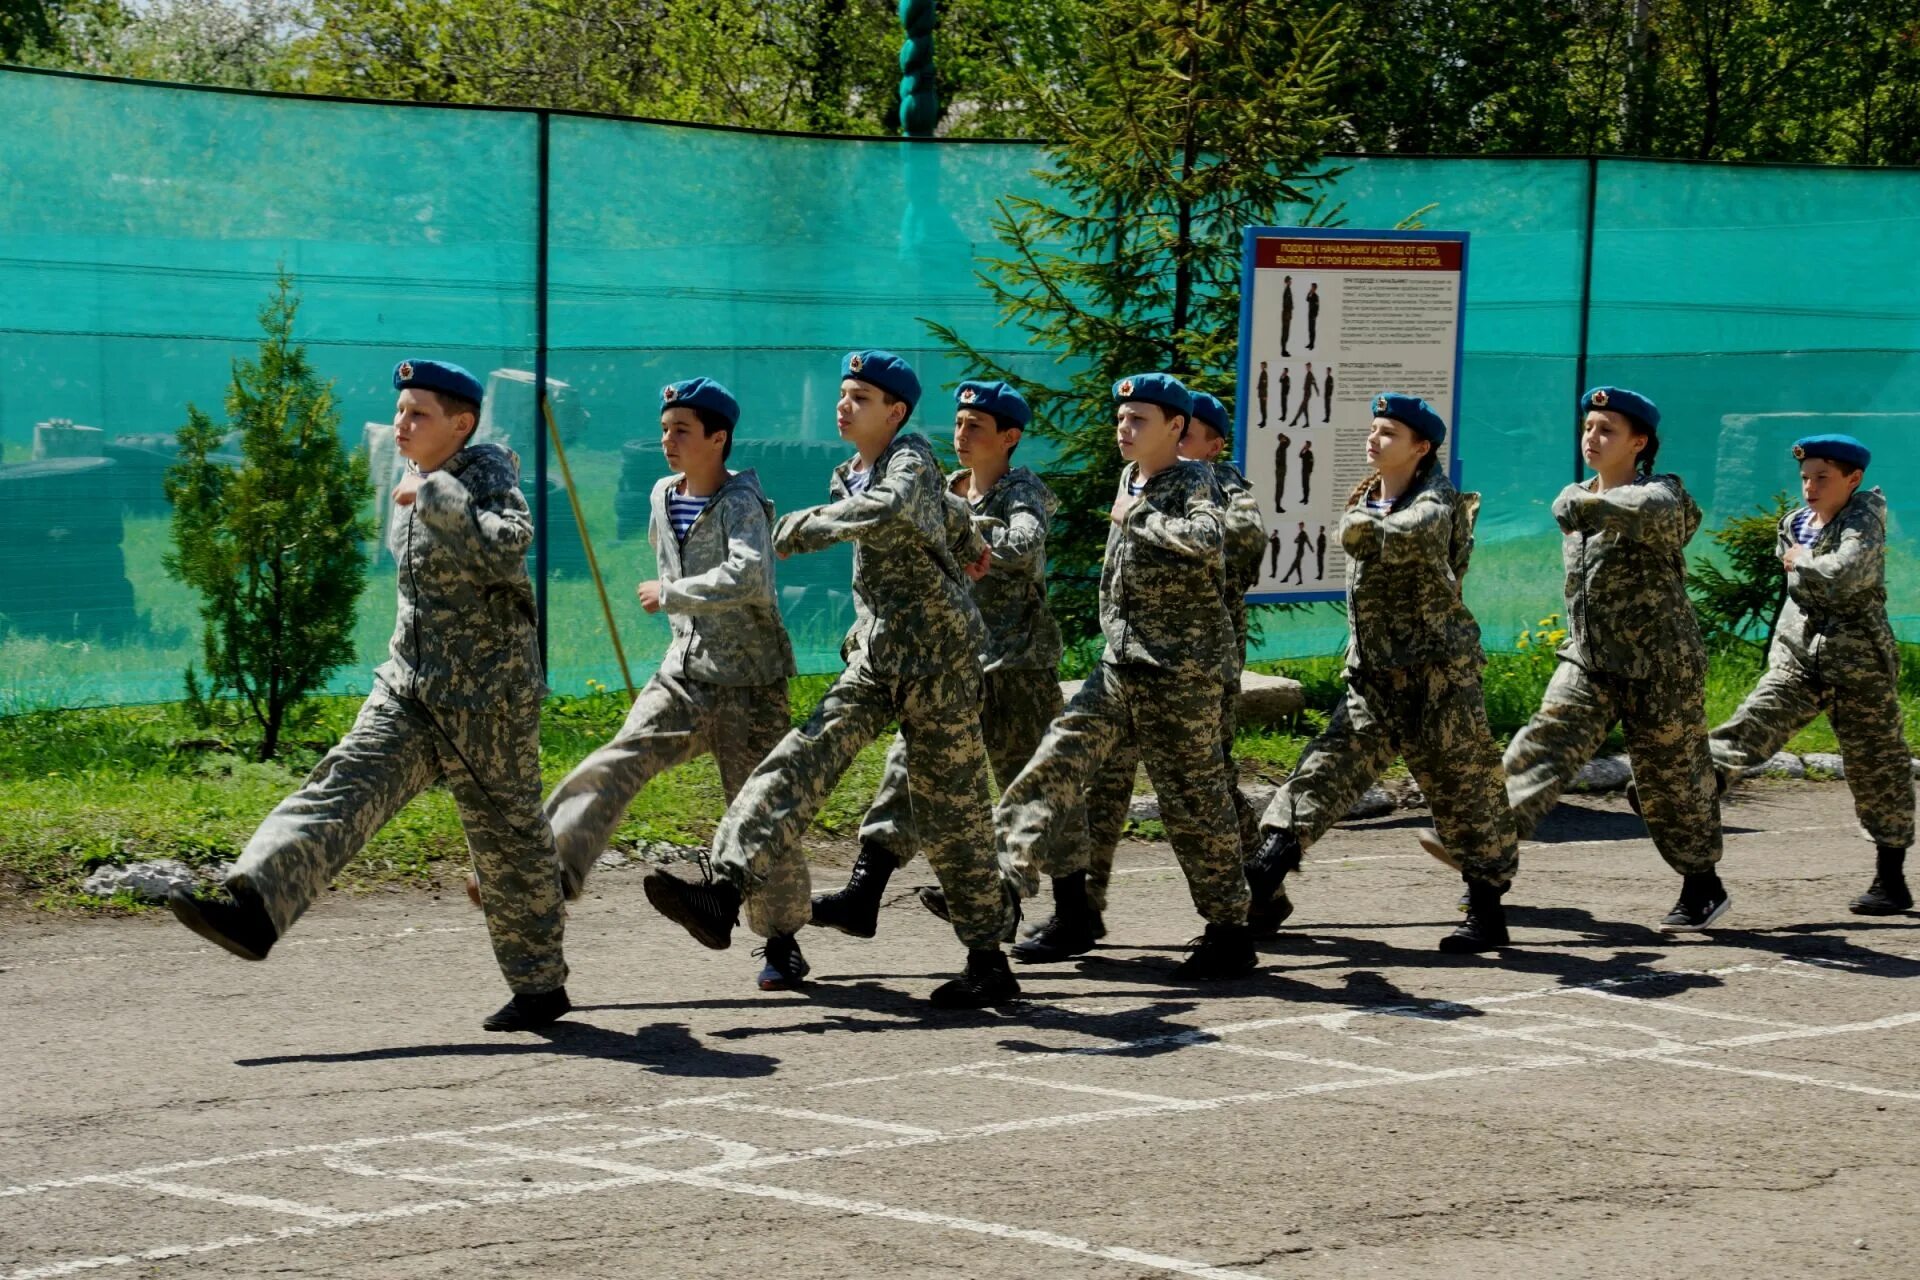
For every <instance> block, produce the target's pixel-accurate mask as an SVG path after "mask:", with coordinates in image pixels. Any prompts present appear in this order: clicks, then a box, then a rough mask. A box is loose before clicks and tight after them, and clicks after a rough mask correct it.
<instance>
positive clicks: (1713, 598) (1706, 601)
mask: <svg viewBox="0 0 1920 1280" xmlns="http://www.w3.org/2000/svg"><path fill="white" fill-rule="evenodd" d="M1792 506H1793V504H1792V503H1791V502H1789V501H1788V500H1787V495H1786V494H1785V493H1776V494H1774V495H1773V500H1772V502H1771V503H1768V504H1762V505H1760V506H1758V507H1756V508H1754V510H1753V511H1752V512H1751V513H1749V514H1747V515H1744V516H1731V517H1729V518H1728V519H1727V522H1726V523H1725V524H1723V525H1721V526H1720V527H1719V528H1718V529H1715V530H1714V531H1713V534H1712V537H1713V545H1714V546H1716V547H1718V548H1720V552H1721V554H1722V555H1724V556H1725V557H1726V560H1727V566H1726V568H1724V569H1722V568H1721V567H1720V565H1719V564H1718V563H1716V562H1715V561H1713V560H1709V559H1707V558H1706V557H1704V556H1702V557H1697V558H1696V559H1695V560H1694V562H1693V572H1692V573H1691V574H1690V575H1689V580H1688V583H1687V590H1688V592H1689V593H1690V594H1691V595H1692V596H1693V605H1694V609H1695V610H1696V611H1697V612H1698V613H1699V615H1700V625H1701V630H1703V631H1704V632H1705V633H1706V641H1707V644H1708V646H1709V647H1711V648H1713V649H1715V650H1717V651H1720V652H1732V653H1746V654H1748V655H1751V656H1754V657H1758V658H1760V659H1762V660H1764V659H1765V658H1766V656H1767V646H1768V645H1769V644H1770V643H1771V642H1772V640H1773V624H1774V622H1775V621H1776V620H1777V619H1778V618H1779V617H1780V607H1781V606H1782V605H1784V604H1785V603H1786V602H1787V574H1786V570H1785V569H1784V568H1783V567H1782V566H1781V564H1780V556H1779V554H1778V552H1777V550H1776V548H1777V546H1778V542H1779V533H1780V521H1781V519H1782V518H1783V517H1784V516H1785V515H1786V514H1787V512H1788V511H1790V510H1791V509H1792Z"/></svg>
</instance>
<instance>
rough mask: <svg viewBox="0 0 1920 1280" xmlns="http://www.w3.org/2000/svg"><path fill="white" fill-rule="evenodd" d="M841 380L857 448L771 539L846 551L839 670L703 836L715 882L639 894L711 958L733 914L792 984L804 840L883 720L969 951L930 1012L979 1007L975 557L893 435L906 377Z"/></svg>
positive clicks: (992, 987)
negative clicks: (957, 540)
mask: <svg viewBox="0 0 1920 1280" xmlns="http://www.w3.org/2000/svg"><path fill="white" fill-rule="evenodd" d="M840 372H841V379H840V401H839V403H838V405H837V406H836V408H835V421H836V424H837V425H838V427H839V431H840V434H841V436H842V437H843V438H844V439H845V440H846V441H847V442H848V443H849V444H851V445H852V446H853V447H854V449H855V455H854V457H853V458H851V459H849V460H848V461H846V462H843V463H841V464H840V465H839V466H838V467H836V468H835V469H834V472H833V480H832V489H831V492H832V495H833V501H831V502H829V503H827V504H826V505H825V506H820V507H812V508H809V509H807V510H805V511H796V512H792V513H791V514H788V515H786V516H783V517H781V518H780V520H779V522H778V523H777V524H776V525H775V526H774V533H773V546H774V550H775V552H777V553H778V554H780V555H782V556H787V555H794V554H797V553H802V552H808V551H819V550H823V549H825V548H827V547H830V546H833V545H835V544H837V543H841V542H852V543H854V558H853V594H854V612H855V617H854V624H853V629H852V630H851V631H849V632H848V633H847V639H846V643H845V645H844V646H843V648H842V652H843V653H844V654H845V656H846V660H847V666H846V670H845V671H843V672H842V673H841V674H840V678H839V679H838V680H837V681H835V682H834V685H833V688H831V689H829V690H828V691H827V695H826V697H824V698H823V699H822V700H821V702H820V705H819V706H818V707H816V708H815V709H814V712H813V715H812V717H811V718H810V719H809V720H808V721H807V723H806V724H805V725H803V726H802V727H800V728H798V729H795V730H793V731H792V732H790V733H789V734H787V736H786V737H785V738H784V739H782V740H781V742H780V745H779V746H777V747H775V748H774V750H773V753H772V754H771V755H769V756H768V757H767V759H766V760H765V761H764V762H763V763H762V764H761V765H760V767H759V768H757V769H755V770H754V772H753V775H752V776H751V777H749V778H748V779H747V781H746V784H745V785H744V786H743V787H742V788H741V789H740V794H739V795H738V796H736V797H735V798H734V801H733V803H732V804H731V805H729V806H728V808H727V814H726V817H725V818H723V819H721V822H720V828H719V830H718V831H716V832H715V833H714V840H713V870H714V872H716V873H717V878H716V879H714V880H713V881H711V882H710V883H707V884H691V883H688V882H687V881H684V880H680V879H677V878H675V877H673V876H670V875H668V874H667V873H666V872H664V871H655V872H653V873H652V874H650V875H649V876H648V877H647V879H646V882H645V888H646V891H647V897H648V900H649V901H651V902H652V903H653V905H654V906H655V908H657V909H658V910H659V911H660V912H661V914H663V915H665V916H667V917H668V918H669V919H671V920H673V921H675V922H676V923H678V924H680V925H681V926H682V927H684V928H685V929H686V930H687V932H689V933H691V934H692V935H693V936H694V938H696V939H697V940H698V941H700V942H701V943H702V944H704V945H706V946H708V947H712V948H714V949H716V950H719V949H724V948H725V947H727V946H728V945H729V944H730V943H731V941H732V934H733V927H734V925H735V923H736V922H737V921H738V918H739V910H740V907H741V905H742V904H743V903H744V904H745V906H746V908H747V921H748V924H749V926H750V927H751V928H752V929H753V931H754V932H755V933H758V934H760V935H761V936H762V937H765V938H766V939H767V948H766V953H767V961H768V964H769V965H771V966H776V967H780V968H782V969H783V970H784V971H785V972H787V973H789V974H791V975H796V976H797V975H800V974H804V973H805V972H806V968H805V962H804V961H802V960H801V959H800V958H799V947H798V945H797V944H796V943H795V942H794V940H793V934H794V933H795V932H796V931H797V930H798V929H799V928H800V926H802V925H804V924H806V923H807V922H808V919H809V917H810V915H811V912H812V904H811V901H810V899H809V895H808V889H809V881H808V875H807V862H806V855H805V853H804V852H803V851H802V849H801V844H800V842H801V837H802V836H804V835H805V833H806V830H807V826H808V824H809V823H810V822H811V821H812V819H813V815H814V813H815V812H816V811H817V810H818V809H819V807H820V804H821V802H822V801H824V800H825V799H826V797H827V795H828V793H829V792H831V791H832V789H833V786H834V784H835V783H836V782H838V781H839V779H840V776H841V775H842V774H843V773H845V772H846V770H847V767H848V766H849V765H850V764H852V763H853V759H854V756H855V755H856V754H858V752H859V751H860V749H861V748H862V747H864V746H865V745H866V744H867V743H869V742H872V741H873V740H874V739H875V738H876V737H878V736H879V735H880V733H881V731H882V730H884V729H885V728H886V727H887V725H888V724H889V723H891V722H893V721H895V720H897V721H899V724H900V732H901V735H902V736H903V737H904V738H905V739H906V749H907V771H908V774H909V779H910V783H909V785H910V787H911V802H912V805H913V813H914V822H915V827H916V829H917V833H918V836H919V839H920V841H921V845H922V848H923V849H924V850H925V852H926V855H927V860H928V861H929V862H931V863H932V864H933V869H934V872H935V874H936V875H938V876H939V878H940V883H941V886H942V887H943V888H944V889H945V891H946V896H947V902H948V905H949V907H950V909H951V911H952V918H953V928H954V932H955V933H956V934H958V935H959V938H960V941H961V942H962V943H963V944H964V945H965V946H966V948H967V962H966V971H965V973H964V974H963V975H962V976H961V977H959V978H956V979H955V980H953V981H951V982H947V983H944V984H942V985H941V986H940V987H938V988H936V989H935V991H934V993H933V1003H934V1004H935V1005H936V1006H939V1007H943V1008H980V1007H984V1006H986V1005H990V1004H996V1003H1000V1002H1002V1001H1004V1000H1007V999H1010V998H1012V997H1013V996H1015V995H1017V994H1019V987H1018V985H1017V984H1016V983H1015V982H1014V980H1013V974H1012V972H1011V970H1009V969H1008V967H1007V961H1006V957H1005V956H1004V955H1002V954H1001V951H1000V942H1001V939H1002V938H1003V937H1004V935H1006V934H1007V933H1008V931H1009V930H1010V928H1011V926H1012V920H1013V912H1014V898H1013V895H1012V894H1011V893H1009V892H1008V886H1007V884H1006V881H1005V879H1004V878H1003V877H1002V875H1001V873H1000V869H999V865H998V863H997V862H996V860H995V857H994V850H993V839H992V834H991V831H990V829H989V827H988V820H987V803H988V802H987V758H986V748H985V746H984V745H983V743H982V741H981V737H980V719H979V708H980V678H981V677H980V651H981V641H982V638H983V633H982V629H981V625H980V614H979V611H978V610H977V609H976V608H975V607H974V603H973V595H972V592H971V591H970V589H969V576H970V575H969V566H971V568H972V569H973V570H974V571H977V572H984V571H985V567H986V563H985V562H986V560H987V557H988V556H989V554H990V553H989V550H988V548H987V545H986V543H985V542H984V541H982V540H981V539H980V538H979V537H978V536H977V535H974V534H972V533H971V531H963V533H964V534H965V537H966V539H967V541H966V544H965V545H966V547H967V552H966V553H963V554H962V555H961V556H956V555H955V553H954V551H953V540H954V526H953V523H952V520H953V513H952V511H951V500H950V499H949V497H948V494H947V489H946V484H945V482H944V481H943V479H942V477H941V474H940V467H939V463H938V462H937V461H936V460H935V458H934V455H933V447H932V446H931V445H930V444H928V443H927V440H926V437H924V436H922V435H919V434H917V433H915V432H909V431H905V430H903V427H904V426H905V424H906V421H907V417H908V415H910V414H911V413H912V412H913V408H914V405H915V404H916V403H917V402H918V401H919V399H920V380H919V378H918V377H916V376H915V375H914V372H913V369H912V368H911V367H910V366H909V365H908V364H907V362H906V361H905V360H902V359H901V358H900V357H899V356H897V355H894V354H893V353H891V352H888V351H855V352H851V353H849V354H848V355H847V357H846V358H845V359H844V360H843V361H842V363H841V366H840Z"/></svg>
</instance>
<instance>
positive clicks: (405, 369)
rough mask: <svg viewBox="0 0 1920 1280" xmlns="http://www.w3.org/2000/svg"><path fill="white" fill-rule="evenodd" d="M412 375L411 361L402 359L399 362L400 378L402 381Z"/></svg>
mask: <svg viewBox="0 0 1920 1280" xmlns="http://www.w3.org/2000/svg"><path fill="white" fill-rule="evenodd" d="M412 377H413V361H411V360H402V361H401V362H400V380H401V381H402V382H405V381H407V380H408V379H410V378H412Z"/></svg>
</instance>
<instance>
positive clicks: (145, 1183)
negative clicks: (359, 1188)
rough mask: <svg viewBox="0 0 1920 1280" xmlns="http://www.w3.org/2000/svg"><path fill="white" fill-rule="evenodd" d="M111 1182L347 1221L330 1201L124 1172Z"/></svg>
mask: <svg viewBox="0 0 1920 1280" xmlns="http://www.w3.org/2000/svg"><path fill="white" fill-rule="evenodd" d="M107 1182H108V1184H109V1185H112V1186H117V1187H137V1188H139V1189H140V1190H143V1191H158V1192H160V1193H161V1194H162V1195H169V1196H179V1197H180V1198H181V1199H183V1200H204V1201H206V1202H208V1203H210V1204H224V1205H230V1206H232V1207H233V1208H235V1209H260V1210H263V1211H265V1212H267V1213H284V1214H289V1215H291V1216H293V1217H296V1218H313V1219H316V1220H318V1221H321V1222H331V1223H334V1224H335V1225H345V1224H346V1222H347V1221H348V1218H347V1215H345V1214H343V1213H341V1212H340V1211H339V1210H338V1209H335V1208H332V1207H331V1206H327V1205H316V1204H301V1203H300V1202H299V1201H296V1200H281V1199H278V1198H277V1197H274V1196H256V1195H250V1194H248V1193H247V1192H244V1191H226V1190H222V1189H221V1188H219V1187H197V1186H193V1185H191V1184H188V1183H184V1182H163V1181H161V1180H160V1179H158V1178H136V1177H133V1176H132V1175H123V1176H121V1177H117V1178H109V1179H108V1180H107Z"/></svg>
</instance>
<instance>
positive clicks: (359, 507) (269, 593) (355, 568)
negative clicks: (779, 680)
mask: <svg viewBox="0 0 1920 1280" xmlns="http://www.w3.org/2000/svg"><path fill="white" fill-rule="evenodd" d="M299 309H300V301H299V298H298V297H297V296H296V295H295V294H294V292H293V281H292V279H291V278H290V277H289V276H288V275H287V274H286V273H285V271H284V270H283V271H282V272H281V275H280V279H279V282H278V284H277V286H276V287H275V290H274V293H273V295H272V297H271V298H270V299H269V300H268V302H267V305H266V306H265V308H263V309H262V310H261V312H260V327H261V328H262V329H263V330H264V331H265V334H266V336H265V338H264V339H262V341H261V343H260V349H259V354H258V356H257V358H256V359H254V360H250V361H249V360H236V361H234V365H233V381H232V383H231V385H230V386H229V387H228V390H227V398H226V412H227V424H226V425H224V426H222V425H219V424H216V423H215V422H214V421H213V420H212V419H211V418H210V417H208V416H207V415H206V414H205V413H203V412H201V411H200V410H199V409H198V408H196V407H195V406H193V405H191V404H189V405H188V406H187V425H186V427H185V428H183V429H182V430H181V432H180V437H179V438H180V453H179V459H178V461H177V462H176V463H175V464H174V466H173V468H172V469H171V470H170V471H169V472H168V473H167V480H166V493H167V499H168V501H169V502H171V503H172V504H173V551H172V553H171V554H169V555H168V556H167V557H166V560H165V564H166V568H167V572H168V573H170V574H172V575H173V576H174V577H176V578H178V579H179V580H180V581H182V582H184V583H186V584H187V585H188V586H190V587H192V588H194V589H195V590H196V591H198V592H199V593H200V596H201V606H200V617H201V619H202V621H203V622H204V623H205V624H206V630H205V634H204V637H203V645H204V653H205V662H206V669H207V675H208V677H209V679H210V682H211V683H210V688H209V689H208V691H207V694H206V700H203V698H202V696H201V689H200V686H199V681H198V679H197V677H196V676H195V674H194V670H193V667H192V666H191V665H189V666H188V668H187V695H188V698H189V700H190V701H193V702H195V703H197V704H200V705H203V706H204V705H207V700H210V699H214V698H219V697H222V696H225V695H229V694H231V695H233V696H235V697H237V698H238V699H239V700H240V701H241V702H242V703H243V704H244V705H245V707H246V710H247V712H248V714H250V715H251V717H252V719H253V721H254V722H255V724H257V725H258V726H259V729H260V732H261V740H260V747H259V756H260V759H262V760H266V759H270V758H271V757H272V756H273V755H274V754H275V752H277V751H278V750H279V745H280V734H281V730H282V728H283V727H284V726H285V724H286V723H287V718H288V715H289V713H290V712H291V711H293V710H294V709H295V708H296V707H298V705H299V704H300V702H301V701H302V699H304V698H305V697H306V696H307V695H308V694H310V693H312V692H314V691H315V690H316V689H319V688H320V687H321V686H322V685H323V684H325V682H326V679H327V677H328V675H330V674H331V673H332V672H333V671H334V670H335V669H336V668H338V667H340V666H342V665H344V664H345V663H347V662H350V661H352V659H353V656H354V651H353V626H354V606H355V604H356V602H357V601H358V600H359V597H360V590H361V588H362V587H363V586H364V585H365V584H366V577H367V554H366V550H365V548H364V547H363V545H362V544H363V543H364V542H365V540H366V539H368V538H370V537H372V536H373V524H372V521H371V520H369V519H368V518H367V517H366V516H365V515H364V514H363V512H364V510H365V504H366V501H367V498H368V494H369V485H368V479H367V457H366V454H365V453H364V452H360V451H356V452H355V453H353V454H351V455H349V454H348V452H347V450H346V448H345V447H344V446H343V445H342V444H341V441H340V415H339V411H338V410H337V408H336V407H335V405H334V401H333V389H332V385H331V384H330V383H326V382H322V381H321V380H320V378H319V376H318V375H317V374H315V373H314V371H313V367H312V366H311V365H310V364H308V362H307V353H306V348H305V347H303V346H300V345H298V344H296V343H295V342H294V339H293V324H294V317H295V315H296V314H297V313H298V312H299ZM230 433H238V436H239V442H238V443H239V452H240V456H241V459H242V461H241V463H240V465H239V466H238V467H230V466H225V465H222V464H221V463H220V462H218V461H215V460H214V459H213V458H212V457H211V456H210V455H212V454H214V453H215V452H217V451H221V450H222V444H223V441H224V440H225V439H226V438H227V436H228V435H229V434H230Z"/></svg>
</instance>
